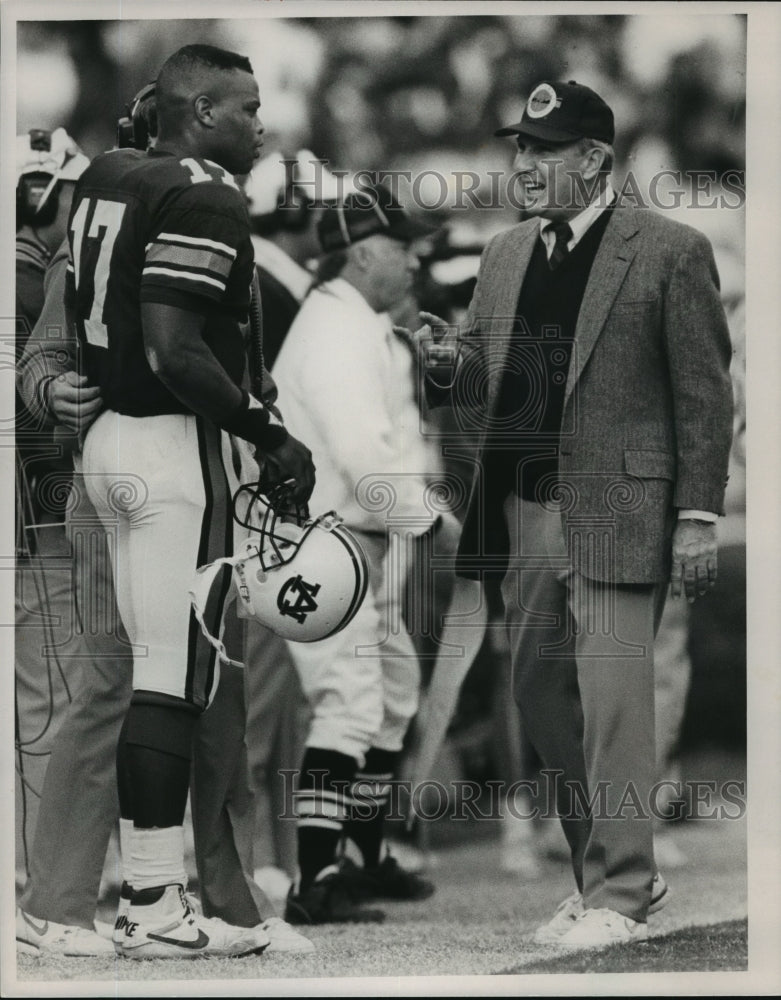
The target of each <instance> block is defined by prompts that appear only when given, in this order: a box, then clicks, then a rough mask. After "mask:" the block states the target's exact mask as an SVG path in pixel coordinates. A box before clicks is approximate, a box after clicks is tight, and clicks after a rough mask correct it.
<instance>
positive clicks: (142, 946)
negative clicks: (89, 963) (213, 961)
mask: <svg viewBox="0 0 781 1000" xmlns="http://www.w3.org/2000/svg"><path fill="white" fill-rule="evenodd" d="M268 945H269V936H268V934H267V933H266V932H265V931H264V930H263V929H262V928H261V926H260V925H258V926H257V927H234V926H232V925H231V924H226V923H225V921H224V920H219V919H218V918H216V917H212V918H206V917H202V916H200V915H199V914H196V913H195V912H194V910H193V909H192V907H191V906H190V903H189V901H188V899H187V896H186V894H185V891H184V887H183V886H181V885H178V884H174V885H162V886H157V887H155V888H152V889H141V890H134V891H133V895H132V898H131V900H130V907H129V908H128V911H127V918H126V921H125V925H124V938H123V940H122V944H121V954H122V955H124V957H125V958H133V959H145V958H211V957H213V956H217V957H219V958H240V957H242V956H244V955H259V954H260V953H261V952H262V951H264V950H265V949H266V948H267V947H268Z"/></svg>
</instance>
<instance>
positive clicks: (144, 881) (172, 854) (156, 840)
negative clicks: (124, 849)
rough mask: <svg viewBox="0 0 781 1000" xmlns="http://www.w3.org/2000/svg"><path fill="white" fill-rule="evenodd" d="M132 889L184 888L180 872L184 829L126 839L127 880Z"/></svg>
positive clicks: (166, 829) (155, 831)
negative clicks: (179, 886) (174, 886)
mask: <svg viewBox="0 0 781 1000" xmlns="http://www.w3.org/2000/svg"><path fill="white" fill-rule="evenodd" d="M128 881H129V882H130V883H131V885H132V886H133V888H134V889H136V890H138V889H151V888H153V887H154V886H158V885H171V884H172V883H174V882H178V883H179V885H182V886H184V888H185V889H186V888H187V875H186V874H185V870H184V827H182V826H167V827H164V828H162V829H152V830H139V829H138V828H137V827H133V830H132V834H131V837H130V878H129V879H128Z"/></svg>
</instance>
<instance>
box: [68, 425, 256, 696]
mask: <svg viewBox="0 0 781 1000" xmlns="http://www.w3.org/2000/svg"><path fill="white" fill-rule="evenodd" d="M83 464H84V481H85V484H86V489H87V493H88V495H89V498H90V499H91V500H92V502H93V504H94V505H95V509H96V510H97V512H98V514H99V516H100V519H101V522H102V524H103V527H104V528H105V530H106V532H107V534H108V543H109V549H110V552H111V558H112V563H113V568H114V582H115V586H116V592H117V604H118V606H119V611H120V614H121V616H122V621H123V622H124V624H125V628H126V630H127V633H128V636H129V638H130V641H131V643H132V644H133V647H134V649H133V688H134V690H136V691H138V690H144V691H152V692H157V693H161V694H166V695H171V696H173V697H175V698H182V699H184V700H186V701H188V702H190V703H192V704H194V705H197V706H198V707H200V708H204V707H206V706H207V705H208V704H209V701H210V700H211V697H212V696H213V694H214V691H215V690H216V687H217V683H218V680H219V662H218V660H217V658H216V653H215V650H214V649H212V647H211V646H209V644H208V643H207V642H206V640H205V639H204V637H203V635H202V634H201V630H200V627H199V626H198V623H197V622H196V620H195V617H194V615H193V613H192V608H191V606H190V598H189V593H188V591H189V589H190V586H191V584H192V581H193V578H194V575H195V571H196V569H197V567H198V566H201V565H203V564H204V563H208V562H211V561H212V560H214V559H217V558H220V557H222V556H226V555H231V554H232V552H233V520H232V514H231V510H232V508H231V498H232V496H233V493H234V492H235V490H236V488H237V486H238V480H237V476H236V474H235V471H234V466H233V461H232V453H231V442H230V437H229V436H228V435H227V434H226V433H225V432H224V431H220V430H219V428H217V427H215V426H214V425H212V424H209V423H208V422H207V421H205V420H203V419H202V418H200V417H196V416H194V415H184V414H168V415H164V416H155V417H128V416H123V415H120V414H118V413H115V412H114V411H113V410H106V411H104V412H103V413H102V414H101V415H100V416H99V417H98V419H97V420H96V421H95V423H94V424H93V425H92V426H91V427H90V429H89V431H88V432H87V436H86V439H85V442H84V456H83ZM229 584H230V572H229V570H227V571H226V573H225V579H224V581H221V585H220V586H217V585H215V587H214V588H213V590H212V595H213V596H212V598H210V606H209V607H207V609H206V613H205V620H206V622H207V624H208V625H209V626H210V631H212V634H214V635H218V634H219V633H220V631H221V626H222V615H223V610H224V603H225V596H226V594H227V591H228V587H229Z"/></svg>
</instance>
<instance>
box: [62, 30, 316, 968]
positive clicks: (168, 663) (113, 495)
mask: <svg viewBox="0 0 781 1000" xmlns="http://www.w3.org/2000/svg"><path fill="white" fill-rule="evenodd" d="M156 103H157V122H158V139H157V144H156V146H155V148H154V150H150V151H148V152H140V151H137V150H134V149H122V150H116V151H113V152H111V153H107V154H104V155H103V156H101V157H98V158H97V159H96V160H95V161H94V163H93V165H92V167H91V168H90V170H88V171H87V172H86V173H85V175H84V176H83V178H82V181H81V183H80V184H79V186H78V188H77V191H76V195H75V197H74V203H73V210H72V213H71V218H70V221H69V227H68V236H69V242H70V256H71V259H70V262H69V265H68V271H69V273H68V288H67V293H66V298H67V304H68V309H69V312H70V313H71V315H72V318H73V320H74V321H75V324H76V328H77V331H78V334H79V337H80V339H81V341H82V344H83V347H84V357H85V367H86V374H87V377H88V378H89V381H90V383H92V384H95V385H97V386H99V387H100V392H101V397H102V399H103V401H104V403H105V409H104V410H103V412H102V413H101V414H100V416H99V417H98V418H97V419H96V420H95V422H94V423H93V424H92V425H91V427H90V429H89V430H88V432H87V434H86V437H85V441H84V452H83V460H84V473H85V482H86V484H87V492H88V495H89V497H90V499H91V500H92V502H93V503H94V505H95V507H96V509H97V511H98V513H99V515H100V517H101V520H102V522H103V525H104V527H105V529H106V531H107V533H108V535H109V537H110V540H111V542H112V547H113V549H114V575H115V585H116V590H117V601H118V605H119V609H120V612H121V615H122V620H123V622H124V623H125V626H126V628H127V631H128V635H129V637H130V640H131V642H132V643H133V645H134V669H133V688H134V693H133V698H132V701H131V704H130V708H129V709H128V712H127V715H126V718H125V722H124V725H123V729H122V733H121V736H120V741H119V747H118V751H117V774H118V786H119V798H120V811H121V816H122V819H123V821H124V822H123V823H122V829H123V836H122V837H121V841H122V853H123V867H124V868H125V869H126V870H127V871H128V872H129V874H130V882H131V885H132V895H131V898H130V899H129V900H127V901H125V902H124V903H121V904H120V906H121V908H123V912H122V913H121V914H120V919H119V920H118V923H119V924H120V925H121V927H122V930H123V934H122V935H121V940H119V941H117V945H118V948H119V950H120V951H121V953H122V954H124V955H126V956H128V957H133V958H143V957H194V956H198V955H208V954H219V955H241V954H249V953H257V952H259V951H262V950H263V948H264V947H265V946H266V945H267V944H268V940H269V939H268V936H267V935H266V933H265V932H264V931H263V930H262V929H261V928H260V927H259V926H258V927H256V928H240V927H233V926H231V925H228V924H226V923H224V922H223V921H220V920H216V919H211V920H207V919H205V918H203V917H201V916H199V915H196V914H194V913H193V911H192V908H191V907H190V904H189V901H188V898H187V896H186V894H185V888H186V885H187V877H186V873H185V871H184V844H183V826H182V824H183V819H184V810H185V804H186V800H187V790H188V783H189V777H190V757H191V744H192V738H193V731H194V727H195V723H196V721H197V718H198V716H199V714H200V713H201V712H202V711H203V710H204V709H205V708H206V707H207V706H208V705H209V703H210V700H211V698H212V696H213V694H214V691H215V688H216V685H217V682H218V675H219V666H218V663H217V660H216V657H215V654H214V651H213V650H212V649H211V647H210V646H209V645H208V643H206V641H205V640H204V639H203V638H202V636H201V633H200V629H199V627H198V625H197V623H196V622H195V619H194V617H193V616H192V614H191V611H190V606H189V598H188V588H189V585H190V583H191V580H192V576H193V572H194V570H195V568H196V567H197V566H198V565H200V564H202V563H205V562H207V561H210V560H211V559H213V558H214V557H220V556H224V555H229V554H230V553H231V552H232V547H233V529H232V520H231V514H230V499H231V496H232V493H233V491H234V490H235V489H236V487H237V485H238V481H237V472H236V469H240V470H241V472H242V475H244V474H246V475H247V476H248V477H251V478H257V474H258V473H257V467H256V466H255V463H254V461H253V460H252V458H251V456H250V455H249V454H248V453H247V452H248V450H247V451H243V452H242V453H241V454H240V453H239V451H238V450H237V448H236V447H235V446H232V442H231V437H230V435H231V434H233V435H236V436H237V437H238V438H242V439H244V441H246V442H248V443H249V445H251V446H252V447H254V448H255V449H256V454H257V455H258V457H259V458H262V461H263V465H264V478H265V483H266V486H267V488H268V489H273V488H274V487H275V486H277V485H279V484H282V483H285V484H286V488H287V489H288V492H289V495H290V497H291V499H292V500H293V501H294V502H298V503H303V502H306V500H307V499H308V497H309V495H310V493H311V490H312V486H313V483H314V466H313V465H312V462H311V456H310V453H309V451H308V449H307V448H306V447H305V446H304V445H302V444H301V443H300V442H299V441H297V440H296V439H294V438H293V437H292V436H291V435H289V434H288V432H287V431H286V430H285V428H284V427H283V426H282V425H281V423H280V422H279V420H278V419H277V418H276V416H275V415H274V414H273V412H272V410H271V409H270V408H268V407H267V406H266V405H264V403H263V402H261V400H259V399H256V398H254V397H253V396H252V395H250V394H249V393H248V392H247V390H246V388H244V387H243V383H244V381H245V368H246V362H245V350H244V342H243V338H242V328H241V327H242V323H243V321H244V320H245V318H246V315H247V311H248V307H249V287H250V281H251V277H252V268H253V258H252V250H251V243H250V238H249V222H248V218H247V212H246V207H245V203H244V199H243V197H242V195H241V194H240V192H239V190H238V188H237V186H236V184H235V181H234V179H233V175H234V174H242V173H246V172H247V171H248V170H249V169H250V168H251V166H252V163H253V161H254V160H255V159H256V158H257V156H258V155H259V151H260V148H261V145H262V138H261V137H262V133H263V126H262V123H261V121H260V119H259V117H258V111H259V107H260V100H259V95H258V87H257V82H256V81H255V78H254V76H253V74H252V68H251V66H250V63H249V61H248V60H247V59H246V58H244V57H242V56H240V55H237V54H235V53H231V52H226V51H224V50H221V49H217V48H214V47H212V46H205V45H191V46H186V47H184V48H183V49H180V50H179V51H178V52H176V53H174V55H173V56H171V57H170V58H169V59H168V60H167V61H166V63H165V64H164V66H163V67H162V69H161V71H160V74H159V76H158V79H157V85H156ZM227 584H228V579H227V577H226V580H225V586H224V587H222V588H218V592H217V594H216V596H215V599H214V601H213V602H212V606H211V607H209V608H208V609H207V616H208V618H209V621H210V623H211V626H212V628H213V629H214V630H215V631H219V629H220V622H221V618H222V612H223V604H224V601H225V597H226V594H227ZM131 823H132V826H131V825H130V824H131ZM115 940H116V938H115Z"/></svg>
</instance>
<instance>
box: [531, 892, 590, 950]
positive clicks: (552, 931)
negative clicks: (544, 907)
mask: <svg viewBox="0 0 781 1000" xmlns="http://www.w3.org/2000/svg"><path fill="white" fill-rule="evenodd" d="M583 913H584V910H583V897H582V896H581V894H580V893H579V892H577V891H576V892H573V893H572V895H571V896H567V898H566V899H565V900H564V901H563V902H561V903H559V905H558V906H557V907H556V912H555V913H554V914H553V916H552V917H551V919H550V920H549V921H548V923H547V924H543V925H542V927H538V928H537V930H536V931H535V934H534V941H535V943H536V944H556V942H558V941H560V940H561V938H563V937H564V935H565V934H566V933H567V932H568V931H570V930H572V928H573V927H574V926H575V923H576V922H577V920H578V918H579V917H582V916H583Z"/></svg>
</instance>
